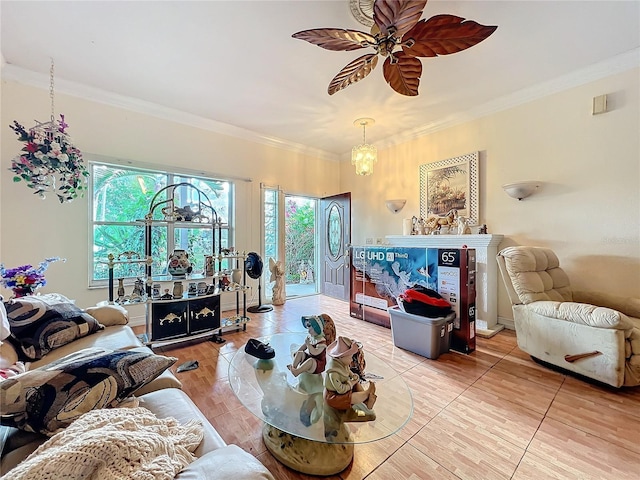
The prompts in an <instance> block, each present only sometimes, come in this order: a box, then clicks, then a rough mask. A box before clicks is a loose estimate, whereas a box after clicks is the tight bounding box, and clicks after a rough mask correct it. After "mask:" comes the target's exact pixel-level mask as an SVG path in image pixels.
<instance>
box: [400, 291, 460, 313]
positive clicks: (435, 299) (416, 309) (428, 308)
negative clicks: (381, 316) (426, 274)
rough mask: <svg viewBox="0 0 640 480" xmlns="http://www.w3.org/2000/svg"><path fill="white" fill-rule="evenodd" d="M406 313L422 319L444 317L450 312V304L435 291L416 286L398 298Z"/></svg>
mask: <svg viewBox="0 0 640 480" xmlns="http://www.w3.org/2000/svg"><path fill="white" fill-rule="evenodd" d="M398 298H399V300H400V301H401V302H402V305H401V306H402V307H403V308H404V311H405V312H407V313H411V314H413V315H420V316H423V317H430V318H436V317H445V316H447V315H449V314H450V313H451V311H452V309H451V304H450V303H449V302H448V301H446V300H445V299H444V298H442V296H441V295H440V294H439V293H438V292H436V291H435V290H431V289H428V288H425V287H421V286H416V287H413V288H410V289H408V290H406V291H405V292H404V293H402V294H400V295H399V296H398Z"/></svg>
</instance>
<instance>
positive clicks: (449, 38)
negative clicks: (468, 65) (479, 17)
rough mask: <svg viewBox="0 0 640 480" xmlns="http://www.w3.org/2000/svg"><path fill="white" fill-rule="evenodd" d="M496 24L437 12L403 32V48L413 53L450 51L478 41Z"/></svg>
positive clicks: (434, 54)
mask: <svg viewBox="0 0 640 480" xmlns="http://www.w3.org/2000/svg"><path fill="white" fill-rule="evenodd" d="M497 28H498V27H497V26H486V25H481V24H479V23H478V22H475V21H473V20H465V19H464V18H462V17H457V16H455V15H436V16H434V17H431V18H430V19H428V20H421V21H419V22H418V23H417V24H416V25H415V26H414V27H413V28H412V29H411V30H410V31H409V32H407V33H406V34H405V36H404V38H403V39H402V50H403V51H404V52H405V53H406V54H407V55H411V56H414V57H437V56H439V55H449V54H452V53H457V52H461V51H462V50H466V49H467V48H470V47H473V46H474V45H477V44H478V43H480V42H482V41H483V40H485V39H486V38H487V37H489V35H491V34H492V33H493V32H495V31H496V29H497Z"/></svg>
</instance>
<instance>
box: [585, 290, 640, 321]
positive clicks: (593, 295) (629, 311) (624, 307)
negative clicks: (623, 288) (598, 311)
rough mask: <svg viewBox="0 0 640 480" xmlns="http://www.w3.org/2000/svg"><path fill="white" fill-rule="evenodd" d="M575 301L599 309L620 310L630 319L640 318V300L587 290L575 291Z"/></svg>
mask: <svg viewBox="0 0 640 480" xmlns="http://www.w3.org/2000/svg"><path fill="white" fill-rule="evenodd" d="M573 300H574V301H575V302H579V303H590V304H591V305H598V306H599V307H608V308H612V309H613V310H618V311H619V312H622V313H624V314H625V315H627V316H629V317H635V318H640V298H633V297H623V296H622V295H612V294H609V293H602V292H593V291H587V290H574V291H573Z"/></svg>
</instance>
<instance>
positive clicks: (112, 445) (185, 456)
mask: <svg viewBox="0 0 640 480" xmlns="http://www.w3.org/2000/svg"><path fill="white" fill-rule="evenodd" d="M203 435H204V433H203V428H202V424H201V423H200V422H198V421H195V420H192V421H190V422H188V423H187V424H185V425H181V424H180V423H178V421H177V420H176V419H174V418H165V419H159V418H157V417H156V416H155V415H154V414H153V413H151V412H150V411H149V410H147V409H146V408H142V407H135V408H112V409H104V410H93V411H91V412H88V413H85V414H84V415H82V416H81V417H79V418H78V419H77V420H76V421H74V422H73V423H72V424H71V425H69V427H67V428H66V429H65V430H63V431H61V432H60V433H57V434H56V435H54V436H53V437H51V438H50V439H49V440H47V441H46V442H45V443H43V444H42V445H41V446H40V447H39V448H38V449H37V450H36V451H35V452H33V453H32V454H31V455H30V456H29V457H28V458H27V459H26V460H25V461H24V462H22V463H21V464H20V465H18V466H17V467H16V468H14V469H13V470H11V471H10V472H9V473H8V474H7V475H6V477H3V478H7V479H8V478H11V479H12V480H27V479H28V480H41V479H51V478H69V479H71V478H73V479H88V478H96V479H100V480H116V479H117V480H122V479H135V480H162V479H167V480H170V479H173V478H174V477H175V476H176V475H177V474H178V473H179V472H180V471H181V470H182V469H183V468H185V467H186V466H187V465H188V464H189V463H190V462H192V461H193V460H194V456H193V454H192V452H193V451H195V449H196V448H197V447H198V445H199V444H200V442H201V441H202V438H203Z"/></svg>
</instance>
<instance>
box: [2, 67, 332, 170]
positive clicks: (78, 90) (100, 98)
mask: <svg viewBox="0 0 640 480" xmlns="http://www.w3.org/2000/svg"><path fill="white" fill-rule="evenodd" d="M2 79H3V80H10V81H14V82H16V83H20V84H23V85H28V86H31V87H35V88H40V89H44V90H48V89H49V76H48V75H45V74H41V73H37V72H34V71H32V70H27V69H25V68H21V67H17V66H15V65H11V64H3V65H2ZM56 92H57V93H62V94H65V95H69V96H72V97H77V98H81V99H83V100H89V101H92V102H97V103H102V104H104V105H109V106H112V107H117V108H122V109H124V110H129V111H132V112H137V113H141V114H145V115H150V116H152V117H156V118H160V119H163V120H168V121H171V122H176V123H180V124H183V125H188V126H190V127H196V128H200V129H203V130H207V131H211V132H215V133H218V134H221V135H227V136H229V137H234V138H238V139H240V140H245V141H249V142H254V143H259V144H262V145H267V146H269V147H275V148H279V149H282V150H289V151H292V152H296V153H300V154H304V155H309V156H313V157H317V158H322V159H324V160H333V161H338V160H339V156H338V155H336V154H334V153H331V152H327V151H325V150H320V149H316V148H312V147H308V146H306V145H302V144H299V143H294V142H290V141H287V140H284V139H281V138H277V137H271V136H268V135H263V134H260V133H256V132H253V131H251V130H247V129H244V128H240V127H235V126H233V125H229V124H227V123H223V122H218V121H216V120H211V119H209V118H204V117H201V116H199V115H193V114H191V113H186V112H183V111H180V110H176V109H173V108H169V107H164V106H162V105H158V104H156V103H152V102H147V101H144V100H140V99H137V98H132V97H127V96H125V95H119V94H117V93H113V92H108V91H106V90H101V89H99V88H94V87H89V86H87V85H83V84H81V83H77V82H72V81H69V80H64V79H58V78H56Z"/></svg>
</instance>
